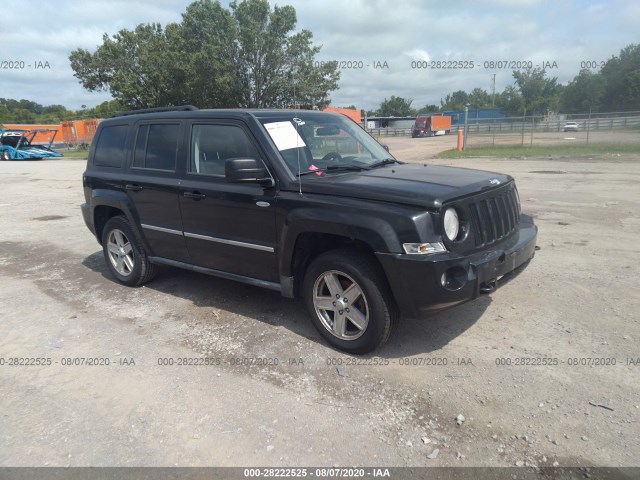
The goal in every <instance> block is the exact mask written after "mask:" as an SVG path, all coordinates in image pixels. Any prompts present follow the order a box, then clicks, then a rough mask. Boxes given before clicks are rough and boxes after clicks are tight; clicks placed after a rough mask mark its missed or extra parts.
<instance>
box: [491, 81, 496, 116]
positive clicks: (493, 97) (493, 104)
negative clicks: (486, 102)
mask: <svg viewBox="0 0 640 480" xmlns="http://www.w3.org/2000/svg"><path fill="white" fill-rule="evenodd" d="M492 77H493V87H492V90H491V108H496V74H495V73H494V74H493V75H492Z"/></svg>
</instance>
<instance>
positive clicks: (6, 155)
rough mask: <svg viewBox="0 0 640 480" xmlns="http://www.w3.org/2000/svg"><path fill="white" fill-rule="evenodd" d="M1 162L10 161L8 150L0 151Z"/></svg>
mask: <svg viewBox="0 0 640 480" xmlns="http://www.w3.org/2000/svg"><path fill="white" fill-rule="evenodd" d="M2 160H11V153H10V152H9V150H3V151H2Z"/></svg>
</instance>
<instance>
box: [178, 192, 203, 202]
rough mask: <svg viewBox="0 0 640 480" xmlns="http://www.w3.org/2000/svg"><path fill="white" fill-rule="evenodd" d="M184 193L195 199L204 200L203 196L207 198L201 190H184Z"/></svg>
mask: <svg viewBox="0 0 640 480" xmlns="http://www.w3.org/2000/svg"><path fill="white" fill-rule="evenodd" d="M183 195H184V196H185V197H187V198H193V199H194V200H202V199H203V198H207V196H206V195H205V194H204V193H200V192H184V193H183Z"/></svg>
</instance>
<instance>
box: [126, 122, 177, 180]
mask: <svg viewBox="0 0 640 480" xmlns="http://www.w3.org/2000/svg"><path fill="white" fill-rule="evenodd" d="M179 135H180V124H173V123H167V124H147V125H140V127H139V129H138V135H137V136H136V144H135V149H134V155H133V167H134V168H145V169H151V170H164V171H175V169H176V155H177V153H178V139H179Z"/></svg>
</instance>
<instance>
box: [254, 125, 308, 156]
mask: <svg viewBox="0 0 640 480" xmlns="http://www.w3.org/2000/svg"><path fill="white" fill-rule="evenodd" d="M264 128H266V129H267V132H269V135H270V136H271V139H272V140H273V143H275V144H276V147H278V150H280V151H282V150H288V149H290V148H297V147H306V146H307V145H306V144H305V143H304V140H302V137H300V135H298V132H296V129H295V127H294V126H293V125H291V122H273V123H265V124H264Z"/></svg>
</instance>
